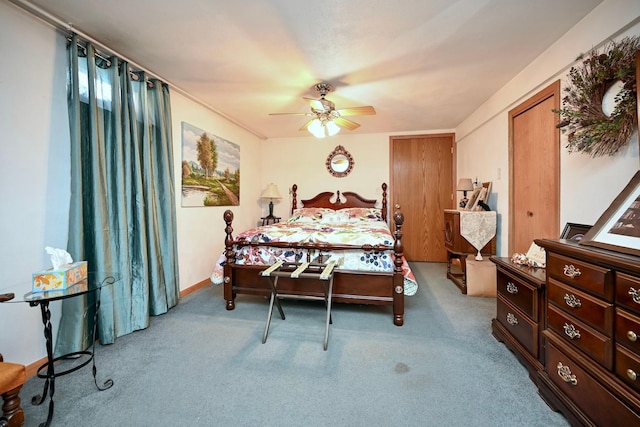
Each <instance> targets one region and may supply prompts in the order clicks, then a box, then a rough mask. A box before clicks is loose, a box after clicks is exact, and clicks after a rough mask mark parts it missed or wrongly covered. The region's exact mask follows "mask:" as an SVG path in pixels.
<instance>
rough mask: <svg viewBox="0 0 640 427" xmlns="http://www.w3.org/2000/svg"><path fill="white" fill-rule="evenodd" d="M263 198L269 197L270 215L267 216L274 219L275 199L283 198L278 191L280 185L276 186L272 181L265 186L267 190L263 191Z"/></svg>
mask: <svg viewBox="0 0 640 427" xmlns="http://www.w3.org/2000/svg"><path fill="white" fill-rule="evenodd" d="M261 197H262V198H263V199H269V215H268V216H267V218H269V219H274V220H275V217H274V216H273V199H281V198H282V196H281V195H280V192H279V191H278V187H276V185H275V184H274V183H273V182H272V183H270V184H269V185H267V188H265V190H264V191H263V192H262V196H261Z"/></svg>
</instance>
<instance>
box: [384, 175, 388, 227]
mask: <svg viewBox="0 0 640 427" xmlns="http://www.w3.org/2000/svg"><path fill="white" fill-rule="evenodd" d="M382 218H384V220H385V221H387V224H389V220H387V183H386V182H383V183H382Z"/></svg>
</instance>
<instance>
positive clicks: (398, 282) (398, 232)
mask: <svg viewBox="0 0 640 427" xmlns="http://www.w3.org/2000/svg"><path fill="white" fill-rule="evenodd" d="M393 222H394V223H395V224H396V229H395V231H394V233H393V234H394V236H395V242H394V244H393V255H394V261H393V264H394V266H395V267H394V269H393V324H394V325H396V326H402V325H403V324H404V275H403V274H402V256H403V249H402V224H404V215H402V212H400V211H396V213H394V214H393Z"/></svg>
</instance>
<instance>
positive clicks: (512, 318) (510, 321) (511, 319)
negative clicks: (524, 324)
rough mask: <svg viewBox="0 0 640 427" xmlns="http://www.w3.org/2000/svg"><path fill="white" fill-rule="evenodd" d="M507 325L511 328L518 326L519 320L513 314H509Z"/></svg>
mask: <svg viewBox="0 0 640 427" xmlns="http://www.w3.org/2000/svg"><path fill="white" fill-rule="evenodd" d="M507 323H508V324H510V325H511V326H516V325H517V324H518V319H517V318H516V316H515V315H514V314H513V313H507Z"/></svg>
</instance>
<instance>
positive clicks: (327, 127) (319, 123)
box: [307, 118, 340, 138]
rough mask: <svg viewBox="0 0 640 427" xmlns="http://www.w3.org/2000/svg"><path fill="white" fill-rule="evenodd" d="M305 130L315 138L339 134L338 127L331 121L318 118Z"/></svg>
mask: <svg viewBox="0 0 640 427" xmlns="http://www.w3.org/2000/svg"><path fill="white" fill-rule="evenodd" d="M307 129H308V130H309V132H310V133H311V134H312V135H313V136H315V137H316V138H324V137H326V136H333V135H335V134H337V133H338V132H340V126H338V125H337V124H335V123H334V122H333V120H323V119H320V118H316V119H313V120H312V121H311V124H310V125H309V126H308V127H307Z"/></svg>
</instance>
